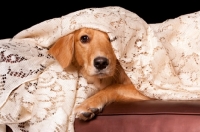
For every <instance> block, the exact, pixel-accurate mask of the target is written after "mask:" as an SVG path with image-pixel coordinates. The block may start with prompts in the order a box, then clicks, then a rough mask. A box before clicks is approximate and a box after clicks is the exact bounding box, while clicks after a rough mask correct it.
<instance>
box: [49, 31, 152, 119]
mask: <svg viewBox="0 0 200 132" xmlns="http://www.w3.org/2000/svg"><path fill="white" fill-rule="evenodd" d="M49 53H50V54H51V55H52V56H54V58H55V59H57V60H58V62H59V63H60V65H61V66H62V67H63V68H67V67H68V66H70V65H71V64H73V65H75V66H76V68H77V69H78V70H79V71H80V72H81V74H82V75H83V77H84V78H85V79H86V80H87V82H88V83H92V84H94V85H95V86H96V87H99V88H102V90H101V91H99V92H98V93H96V94H95V95H93V96H91V97H89V98H88V99H86V100H85V101H84V102H83V103H82V104H80V105H79V106H78V107H77V108H76V109H75V112H76V114H77V116H78V118H79V119H81V120H89V119H92V118H93V117H94V116H95V115H96V114H98V112H100V111H101V110H102V108H103V107H104V106H105V105H107V104H109V103H111V102H121V101H134V100H148V99H149V98H148V97H146V96H144V95H142V94H141V93H139V92H138V91H137V90H136V89H135V87H134V85H133V84H132V83H131V81H130V79H129V78H128V77H127V75H126V74H125V72H124V70H123V69H122V67H121V65H120V64H119V62H118V61H117V59H116V56H115V54H114V51H113V49H112V46H111V42H110V39H109V37H108V35H107V33H105V32H102V31H99V30H95V29H91V28H81V29H79V30H76V31H74V32H73V33H71V34H68V35H66V36H64V37H62V38H60V39H59V40H58V41H57V42H56V43H55V44H54V45H53V46H52V47H51V48H50V50H49Z"/></svg>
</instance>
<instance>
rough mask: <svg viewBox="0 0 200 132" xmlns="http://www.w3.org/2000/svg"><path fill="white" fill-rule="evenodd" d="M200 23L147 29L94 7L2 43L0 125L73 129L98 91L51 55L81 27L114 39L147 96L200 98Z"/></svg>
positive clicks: (29, 130)
mask: <svg viewBox="0 0 200 132" xmlns="http://www.w3.org/2000/svg"><path fill="white" fill-rule="evenodd" d="M85 18H87V19H85ZM199 25H200V12H195V13H191V14H186V15H183V16H180V17H178V18H175V19H170V20H167V21H165V22H163V23H157V24H147V23H146V22H145V21H144V20H143V19H142V18H140V17H139V16H137V15H136V14H135V13H133V12H130V11H128V10H126V9H123V8H121V7H104V8H89V9H83V10H80V11H76V12H73V13H70V14H67V15H65V16H62V17H60V18H54V19H50V20H46V21H44V22H41V23H39V24H36V25H34V26H32V27H30V28H28V29H26V30H23V31H21V32H20V33H18V34H17V35H16V36H15V37H14V38H12V39H5V40H0V70H1V72H0V106H1V107H0V124H7V125H9V126H10V127H11V128H12V129H13V130H14V131H17V132H39V131H42V130H45V131H48V132H53V131H56V132H66V131H67V132H73V131H74V126H73V122H74V119H75V115H74V114H73V108H74V106H76V105H79V104H80V103H81V102H82V101H83V100H85V99H86V98H87V97H89V96H91V95H93V94H94V93H96V92H97V91H98V90H99V89H97V88H95V87H94V86H93V85H91V84H90V85H88V84H87V82H86V80H85V79H84V78H83V77H82V76H81V75H80V74H79V73H78V72H77V71H76V69H75V68H72V69H70V70H69V71H64V70H63V69H62V68H61V67H60V66H59V64H58V63H57V61H56V60H54V59H53V58H52V57H51V56H50V55H48V54H47V50H48V48H49V46H51V45H52V44H53V43H54V42H55V41H56V40H57V39H58V38H60V37H62V36H64V35H67V34H69V33H71V32H73V31H74V30H77V29H79V28H81V27H89V28H95V29H99V30H102V31H104V32H107V33H108V35H109V37H110V40H111V41H112V46H113V50H114V52H115V54H116V56H117V58H118V60H119V62H120V63H121V65H122V67H123V68H124V70H125V72H126V73H127V75H128V77H129V78H130V79H131V81H132V82H133V84H134V85H135V86H136V88H137V89H138V90H139V91H140V92H142V93H143V94H145V95H147V96H149V97H151V98H156V99H163V100H197V99H200V79H199V78H200V70H199V67H200V53H199V52H198V51H199V48H200V47H199V42H200V36H199V28H200V27H199ZM13 109H14V112H13ZM0 127H2V125H1V126H0ZM2 128H3V127H2ZM0 129H1V128H0Z"/></svg>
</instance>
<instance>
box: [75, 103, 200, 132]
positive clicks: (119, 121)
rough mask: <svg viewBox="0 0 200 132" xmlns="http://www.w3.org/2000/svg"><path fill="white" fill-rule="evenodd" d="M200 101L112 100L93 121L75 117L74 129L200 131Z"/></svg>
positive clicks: (88, 131) (80, 131) (102, 131)
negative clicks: (120, 101)
mask: <svg viewBox="0 0 200 132" xmlns="http://www.w3.org/2000/svg"><path fill="white" fill-rule="evenodd" d="M199 124H200V101H160V100H153V101H136V102H132V103H113V104H110V105H108V106H106V107H105V108H104V110H103V111H102V113H100V114H99V115H98V116H97V117H96V118H95V119H93V120H91V121H87V122H84V121H80V120H79V119H76V120H75V124H74V126H75V132H94V131H95V132H147V131H148V132H177V131H180V132H200V125H199Z"/></svg>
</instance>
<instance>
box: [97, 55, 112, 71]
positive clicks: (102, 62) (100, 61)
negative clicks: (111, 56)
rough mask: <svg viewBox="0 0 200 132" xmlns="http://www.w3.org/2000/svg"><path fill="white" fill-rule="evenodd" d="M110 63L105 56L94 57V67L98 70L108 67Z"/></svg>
mask: <svg viewBox="0 0 200 132" xmlns="http://www.w3.org/2000/svg"><path fill="white" fill-rule="evenodd" d="M108 64H109V61H108V59H107V58H105V57H97V58H95V59H94V67H96V69H98V70H102V69H104V68H106V67H107V66H108Z"/></svg>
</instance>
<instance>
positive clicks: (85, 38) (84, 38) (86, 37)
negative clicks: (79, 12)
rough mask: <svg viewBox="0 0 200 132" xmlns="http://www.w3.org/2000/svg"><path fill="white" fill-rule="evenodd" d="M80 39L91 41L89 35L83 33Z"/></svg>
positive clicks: (83, 41)
mask: <svg viewBox="0 0 200 132" xmlns="http://www.w3.org/2000/svg"><path fill="white" fill-rule="evenodd" d="M80 40H81V42H82V43H87V42H89V40H90V38H89V37H88V36H87V35H83V36H81V38H80Z"/></svg>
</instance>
